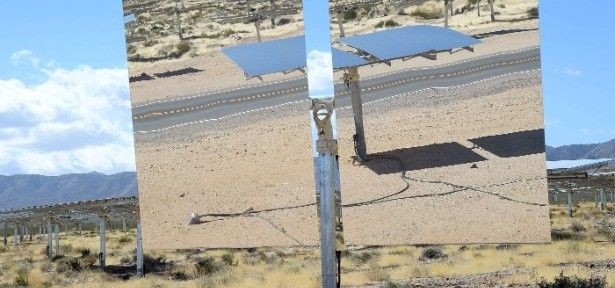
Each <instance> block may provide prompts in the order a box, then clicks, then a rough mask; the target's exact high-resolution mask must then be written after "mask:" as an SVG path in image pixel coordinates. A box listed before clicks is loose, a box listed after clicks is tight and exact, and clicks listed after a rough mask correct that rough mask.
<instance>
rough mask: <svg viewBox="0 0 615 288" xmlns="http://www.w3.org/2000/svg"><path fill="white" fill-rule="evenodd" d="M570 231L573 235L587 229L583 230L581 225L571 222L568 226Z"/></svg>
mask: <svg viewBox="0 0 615 288" xmlns="http://www.w3.org/2000/svg"><path fill="white" fill-rule="evenodd" d="M570 230H572V232H574V233H580V232H583V231H585V230H587V228H585V226H583V224H581V223H579V222H576V221H575V222H572V224H571V225H570Z"/></svg>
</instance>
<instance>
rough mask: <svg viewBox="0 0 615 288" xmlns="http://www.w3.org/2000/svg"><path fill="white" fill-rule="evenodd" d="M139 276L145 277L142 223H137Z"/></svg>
mask: <svg viewBox="0 0 615 288" xmlns="http://www.w3.org/2000/svg"><path fill="white" fill-rule="evenodd" d="M137 275H139V276H143V238H142V236H141V223H140V222H138V223H137Z"/></svg>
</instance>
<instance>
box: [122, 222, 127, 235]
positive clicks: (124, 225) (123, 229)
mask: <svg viewBox="0 0 615 288" xmlns="http://www.w3.org/2000/svg"><path fill="white" fill-rule="evenodd" d="M122 231H124V232H126V219H122Z"/></svg>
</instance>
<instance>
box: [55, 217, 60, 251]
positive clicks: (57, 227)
mask: <svg viewBox="0 0 615 288" xmlns="http://www.w3.org/2000/svg"><path fill="white" fill-rule="evenodd" d="M55 226H56V227H55V228H56V256H59V255H60V254H61V252H60V225H59V224H56V225H55Z"/></svg>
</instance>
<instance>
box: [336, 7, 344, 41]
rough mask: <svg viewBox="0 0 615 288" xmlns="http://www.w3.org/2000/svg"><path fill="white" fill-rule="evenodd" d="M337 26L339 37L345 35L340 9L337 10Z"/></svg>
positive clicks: (342, 15)
mask: <svg viewBox="0 0 615 288" xmlns="http://www.w3.org/2000/svg"><path fill="white" fill-rule="evenodd" d="M337 26H338V28H339V29H340V38H341V37H346V33H345V32H344V14H343V13H342V9H338V10H337Z"/></svg>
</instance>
